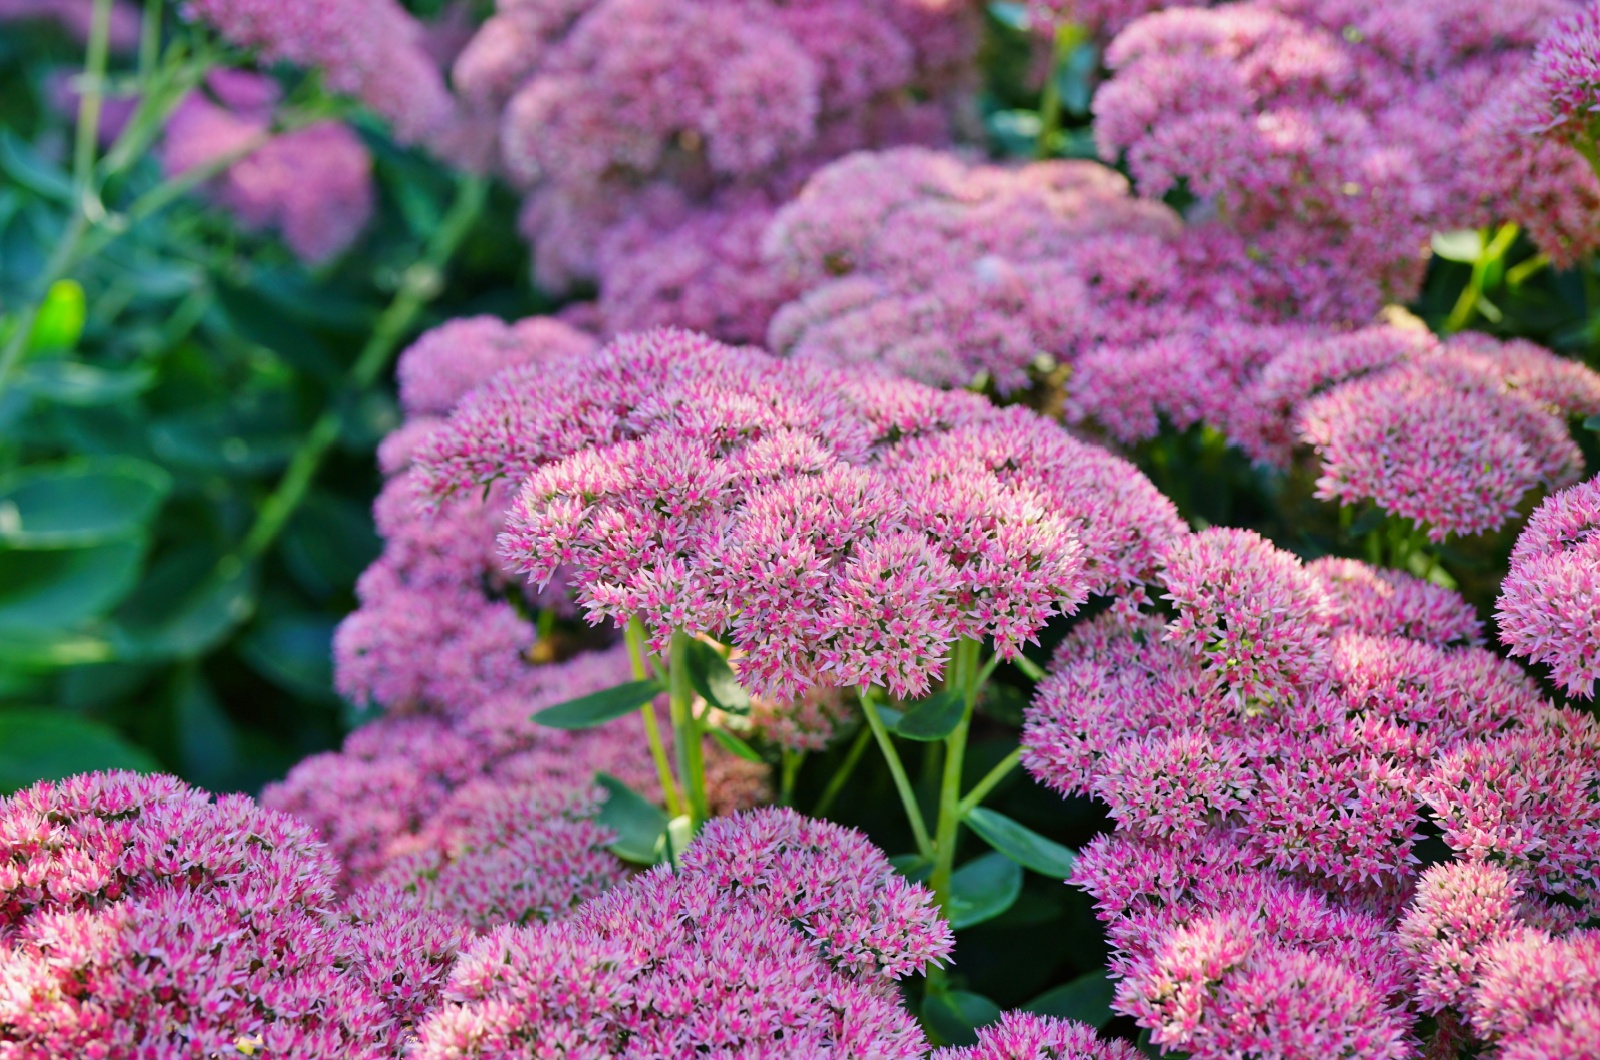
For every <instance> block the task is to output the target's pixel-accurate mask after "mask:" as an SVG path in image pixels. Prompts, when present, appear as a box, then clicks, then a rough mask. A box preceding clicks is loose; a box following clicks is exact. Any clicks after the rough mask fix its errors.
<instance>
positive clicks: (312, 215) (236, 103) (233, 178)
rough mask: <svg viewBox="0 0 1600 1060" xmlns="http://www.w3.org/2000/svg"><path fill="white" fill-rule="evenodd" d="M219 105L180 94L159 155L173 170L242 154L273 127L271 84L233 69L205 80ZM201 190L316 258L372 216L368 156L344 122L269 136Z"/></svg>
mask: <svg viewBox="0 0 1600 1060" xmlns="http://www.w3.org/2000/svg"><path fill="white" fill-rule="evenodd" d="M206 84H207V87H208V88H209V89H210V92H211V95H212V96H213V97H215V100H216V102H213V101H212V100H211V99H208V98H206V97H205V96H203V95H201V94H199V93H198V92H194V93H191V94H190V95H189V96H187V97H186V98H185V99H184V100H183V102H182V103H181V104H179V106H178V108H177V110H176V111H175V112H174V113H173V115H172V117H171V119H170V120H169V121H168V124H167V130H166V136H165V139H164V140H163V142H162V145H161V161H162V166H163V168H164V169H165V170H166V171H167V173H168V175H170V176H176V175H180V174H182V173H184V172H186V171H188V170H190V169H193V168H195V167H197V166H202V165H206V164H208V163H211V162H213V161H215V160H217V159H219V158H222V157H223V156H226V155H230V154H233V153H236V152H239V151H241V150H244V149H245V148H246V147H247V146H248V145H249V144H250V143H251V142H252V141H254V140H255V139H256V138H258V137H261V136H263V135H265V134H266V133H267V131H268V129H269V128H270V126H271V122H272V112H273V108H274V105H275V104H276V103H277V100H278V95H279V90H278V86H277V82H275V81H273V80H272V79H271V78H270V77H266V76H263V75H259V74H250V73H246V72H244V71H238V70H225V71H217V72H214V73H213V74H212V75H211V76H210V77H208V78H207V81H206ZM207 194H208V195H209V196H210V197H211V198H212V199H213V200H214V201H215V202H216V203H217V204H218V205H219V206H221V207H222V208H223V209H225V210H227V211H228V212H229V213H231V214H232V215H233V216H234V217H235V218H236V219H237V220H238V222H239V224H240V225H241V226H242V227H244V228H246V229H250V230H253V231H266V230H272V231H276V232H278V233H279V234H281V235H282V236H283V240H284V242H285V243H287V244H288V245H289V248H290V249H291V250H293V251H294V252H295V254H296V255H298V256H299V257H300V258H301V259H302V260H304V261H306V262H308V263H311V264H319V263H322V262H325V261H327V260H329V259H330V258H333V257H336V256H338V255H339V254H340V253H342V252H343V251H344V250H346V249H348V248H349V246H350V245H351V244H352V243H353V242H355V240H356V238H357V237H358V236H359V235H360V234H361V232H362V230H363V229H364V228H365V227H366V225H367V221H368V220H369V219H370V218H371V216H372V205H373V188H372V157H371V155H370V154H369V153H368V152H367V149H366V147H365V145H363V144H362V142H361V138H360V137H358V136H357V135H356V134H355V131H354V130H352V129H351V128H350V127H349V126H347V125H344V124H343V123H341V122H336V121H321V122H316V123H314V124H311V125H307V126H306V127H304V128H301V129H295V130H293V131H291V132H286V133H281V134H278V135H276V136H272V137H271V138H269V139H267V140H266V141H265V143H263V144H262V145H260V146H258V147H257V148H256V149H255V150H253V151H251V152H250V153H249V154H247V155H245V156H244V157H242V158H240V159H239V160H238V161H236V162H234V163H233V164H232V165H231V166H229V167H228V168H227V169H226V170H225V171H224V172H223V173H222V174H220V175H219V176H218V177H217V178H216V179H215V180H213V181H211V182H210V184H209V185H207Z"/></svg>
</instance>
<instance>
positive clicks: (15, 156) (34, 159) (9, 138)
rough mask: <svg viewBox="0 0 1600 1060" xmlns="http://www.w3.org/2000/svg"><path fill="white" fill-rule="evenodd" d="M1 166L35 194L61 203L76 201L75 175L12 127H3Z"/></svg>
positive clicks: (0, 130)
mask: <svg viewBox="0 0 1600 1060" xmlns="http://www.w3.org/2000/svg"><path fill="white" fill-rule="evenodd" d="M0 170H4V171H5V174H6V176H8V177H10V178H11V179H12V180H14V181H16V182H17V183H18V184H20V185H22V186H23V187H24V188H27V189H28V190H29V191H31V192H33V193H34V194H35V195H39V196H42V197H44V198H46V199H51V200H53V201H55V202H59V203H70V202H72V175H71V174H70V173H68V172H67V171H66V170H65V169H64V168H62V167H61V166H59V165H56V164H55V163H54V162H51V161H49V160H47V159H46V158H45V157H44V156H42V155H40V154H39V153H38V152H37V151H35V150H34V149H33V146H32V145H31V144H28V143H26V142H24V141H23V140H22V139H21V138H20V137H18V136H17V135H16V134H15V133H13V132H12V131H11V130H10V129H0Z"/></svg>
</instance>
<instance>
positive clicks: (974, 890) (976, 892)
mask: <svg viewBox="0 0 1600 1060" xmlns="http://www.w3.org/2000/svg"><path fill="white" fill-rule="evenodd" d="M1021 893H1022V866H1020V865H1018V864H1017V863H1016V862H1014V861H1012V860H1011V859H1010V858H1008V857H1006V856H1005V855H1004V854H985V855H983V856H982V857H981V858H975V859H973V860H972V861H969V862H967V863H966V864H965V865H963V866H961V868H959V869H957V870H956V872H955V875H953V876H951V877H950V904H949V906H948V908H946V910H945V912H946V914H948V916H949V918H950V926H951V927H952V928H954V929H955V930H957V931H960V930H962V929H963V928H969V927H972V926H973V925H975V924H981V923H983V922H984V921H985V920H993V919H994V918H995V917H997V916H999V915H1000V914H1001V913H1004V912H1005V911H1006V910H1007V909H1010V908H1011V903H1013V902H1015V901H1016V900H1017V895H1019V894H1021Z"/></svg>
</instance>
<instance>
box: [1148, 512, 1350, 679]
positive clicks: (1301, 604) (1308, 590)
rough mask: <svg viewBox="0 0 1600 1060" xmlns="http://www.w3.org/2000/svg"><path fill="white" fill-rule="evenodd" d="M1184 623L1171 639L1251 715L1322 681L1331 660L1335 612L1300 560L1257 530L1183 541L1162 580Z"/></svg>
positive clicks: (1171, 628)
mask: <svg viewBox="0 0 1600 1060" xmlns="http://www.w3.org/2000/svg"><path fill="white" fill-rule="evenodd" d="M1161 580H1162V584H1163V585H1165V586H1166V589H1167V594H1166V596H1165V597H1163V599H1166V600H1170V601H1171V602H1172V604H1173V606H1174V607H1175V608H1176V609H1177V612H1178V617H1177V618H1176V619H1174V620H1173V621H1172V622H1170V623H1168V625H1167V637H1168V638H1169V639H1171V640H1172V641H1174V642H1175V643H1177V644H1179V645H1181V646H1183V647H1185V648H1187V649H1189V651H1191V652H1192V653H1194V654H1195V655H1196V656H1199V657H1201V658H1203V659H1204V660H1205V666H1206V670H1207V671H1208V673H1209V674H1210V675H1211V676H1212V678H1213V680H1214V681H1216V683H1217V684H1218V686H1219V687H1221V688H1223V689H1226V690H1227V692H1228V694H1229V695H1230V696H1231V697H1232V698H1234V699H1235V700H1237V701H1238V702H1239V703H1240V704H1241V705H1243V706H1245V707H1246V709H1250V706H1251V704H1270V703H1274V702H1278V701H1281V700H1284V699H1286V698H1289V697H1291V696H1292V695H1293V694H1294V691H1295V689H1296V688H1298V687H1299V686H1301V685H1305V684H1310V683H1312V682H1314V681H1316V680H1318V679H1319V678H1320V677H1321V676H1322V674H1323V673H1324V672H1325V670H1326V667H1327V660H1328V645H1327V640H1328V633H1329V629H1330V626H1331V624H1332V608H1331V607H1330V605H1329V602H1328V596H1327V593H1326V592H1325V591H1324V590H1323V588H1322V586H1321V584H1320V583H1319V582H1318V580H1317V579H1316V577H1315V576H1313V575H1311V574H1309V573H1307V572H1306V570H1305V569H1304V568H1303V567H1302V566H1301V564H1300V561H1299V560H1298V559H1297V558H1295V557H1294V556H1293V555H1291V554H1289V553H1287V552H1283V551H1281V550H1280V549H1278V548H1276V547H1274V546H1273V545H1272V544H1271V543H1270V542H1268V541H1266V540H1265V539H1263V538H1262V537H1261V536H1260V535H1258V534H1256V533H1254V532H1252V531H1249V530H1226V529H1212V530H1206V531H1204V532H1202V533H1199V534H1195V535H1193V536H1192V537H1189V538H1185V539H1181V540H1180V541H1179V542H1178V543H1177V544H1176V545H1175V546H1174V547H1173V548H1172V549H1171V551H1170V552H1169V553H1168V554H1167V559H1166V568H1165V570H1164V571H1163V573H1162V575H1161Z"/></svg>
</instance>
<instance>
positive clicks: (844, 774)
mask: <svg viewBox="0 0 1600 1060" xmlns="http://www.w3.org/2000/svg"><path fill="white" fill-rule="evenodd" d="M871 742H872V727H871V726H870V725H863V726H861V731H860V732H858V733H856V738H855V740H854V741H853V742H852V743H851V744H850V750H849V751H846V752H845V756H844V761H843V762H841V763H839V768H838V769H836V770H834V772H833V776H831V777H829V778H828V786H827V787H825V788H823V789H822V797H821V798H820V799H818V800H817V804H816V805H815V806H813V807H812V808H811V816H813V817H826V816H828V811H829V810H831V809H833V804H834V802H835V801H836V800H837V799H838V798H839V793H840V792H841V791H843V790H844V786H845V784H847V783H849V781H850V776H851V774H852V773H854V772H855V771H856V766H857V764H859V763H860V761H861V756H862V755H864V754H866V753H867V744H869V743H871Z"/></svg>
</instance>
